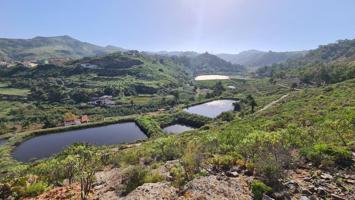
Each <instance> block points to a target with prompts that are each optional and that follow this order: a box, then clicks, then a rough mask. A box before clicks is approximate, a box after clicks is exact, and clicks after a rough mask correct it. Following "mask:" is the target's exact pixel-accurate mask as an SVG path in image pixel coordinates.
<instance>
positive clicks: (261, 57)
mask: <svg viewBox="0 0 355 200" xmlns="http://www.w3.org/2000/svg"><path fill="white" fill-rule="evenodd" d="M305 54H306V51H290V52H273V51H268V52H265V51H257V50H249V51H243V52H240V53H238V54H218V55H217V56H218V57H220V58H222V59H224V60H226V61H229V62H231V63H234V64H240V65H244V66H246V67H248V68H249V69H250V70H255V69H257V68H259V67H263V66H266V65H272V64H277V63H282V62H286V61H287V60H289V59H291V60H292V59H297V58H300V57H302V56H304V55H305Z"/></svg>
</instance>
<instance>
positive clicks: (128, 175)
mask: <svg viewBox="0 0 355 200" xmlns="http://www.w3.org/2000/svg"><path fill="white" fill-rule="evenodd" d="M147 173H148V171H147V170H146V169H144V168H142V167H141V166H134V167H131V168H130V169H128V171H127V172H125V174H124V178H123V184H124V185H125V189H124V192H123V194H124V195H127V194H128V193H130V192H131V191H133V190H134V189H136V188H137V187H139V186H141V185H143V184H144V178H145V176H146V175H147Z"/></svg>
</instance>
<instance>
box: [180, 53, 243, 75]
mask: <svg viewBox="0 0 355 200" xmlns="http://www.w3.org/2000/svg"><path fill="white" fill-rule="evenodd" d="M173 60H175V61H176V62H177V63H179V64H181V65H183V66H185V69H186V71H188V72H191V73H192V74H194V75H201V74H238V73H243V72H245V68H244V67H243V66H242V65H238V64H232V63H230V62H227V61H225V60H223V59H221V58H219V57H218V56H216V55H212V54H209V53H203V54H199V55H197V56H190V57H187V56H181V57H180V56H173Z"/></svg>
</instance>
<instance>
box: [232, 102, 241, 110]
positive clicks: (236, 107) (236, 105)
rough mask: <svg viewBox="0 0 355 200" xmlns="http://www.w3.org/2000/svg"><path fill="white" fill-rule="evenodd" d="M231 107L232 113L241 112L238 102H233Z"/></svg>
mask: <svg viewBox="0 0 355 200" xmlns="http://www.w3.org/2000/svg"><path fill="white" fill-rule="evenodd" d="M233 106H234V111H240V110H241V107H240V104H239V102H234V103H233Z"/></svg>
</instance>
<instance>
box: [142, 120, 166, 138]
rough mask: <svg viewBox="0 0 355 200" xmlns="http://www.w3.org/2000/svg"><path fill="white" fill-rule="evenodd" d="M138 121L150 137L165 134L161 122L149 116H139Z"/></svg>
mask: <svg viewBox="0 0 355 200" xmlns="http://www.w3.org/2000/svg"><path fill="white" fill-rule="evenodd" d="M136 123H137V125H138V126H139V127H140V128H141V129H142V130H143V131H144V133H145V134H146V135H147V136H148V137H157V136H161V135H163V134H164V133H163V131H162V129H161V128H160V126H159V124H158V123H156V122H155V121H154V119H153V118H151V117H149V116H143V117H138V118H137V119H136Z"/></svg>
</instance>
